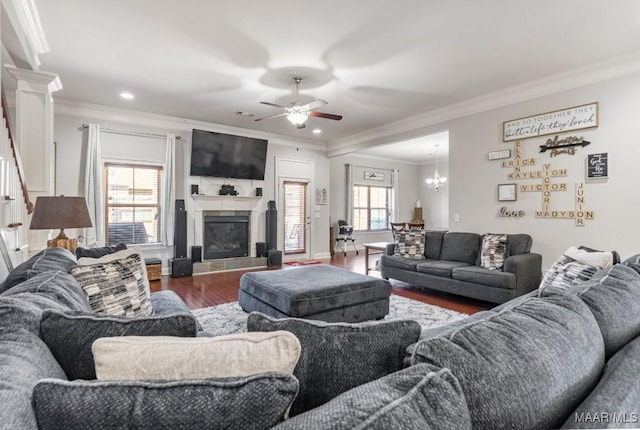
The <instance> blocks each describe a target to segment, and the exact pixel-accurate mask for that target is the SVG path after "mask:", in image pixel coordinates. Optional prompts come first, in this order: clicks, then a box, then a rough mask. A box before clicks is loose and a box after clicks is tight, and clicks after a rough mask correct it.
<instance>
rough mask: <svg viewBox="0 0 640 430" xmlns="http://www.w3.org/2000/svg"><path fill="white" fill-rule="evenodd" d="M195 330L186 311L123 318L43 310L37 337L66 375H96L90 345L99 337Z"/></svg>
mask: <svg viewBox="0 0 640 430" xmlns="http://www.w3.org/2000/svg"><path fill="white" fill-rule="evenodd" d="M197 332H198V325H197V322H196V319H195V317H194V316H193V315H190V314H182V315H170V316H165V317H145V318H127V317H121V316H108V315H97V314H93V313H91V314H88V313H82V312H71V313H63V312H56V311H45V312H44V313H43V314H42V321H41V322H40V337H41V338H42V340H43V341H44V342H45V343H46V344H47V346H48V347H49V349H50V350H51V352H52V353H53V355H54V356H55V357H56V360H58V363H60V366H62V368H63V369H64V371H65V373H66V374H67V377H68V378H69V379H96V373H95V364H94V361H93V354H92V353H91V345H92V344H93V342H94V341H95V340H96V339H99V338H101V337H114V336H180V337H195V336H196V334H197Z"/></svg>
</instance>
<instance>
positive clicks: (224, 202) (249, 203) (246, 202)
mask: <svg viewBox="0 0 640 430" xmlns="http://www.w3.org/2000/svg"><path fill="white" fill-rule="evenodd" d="M191 198H192V199H193V202H194V216H193V220H194V224H195V225H194V232H195V234H194V245H198V246H202V245H203V244H202V239H203V228H204V213H205V212H207V211H248V212H251V216H250V221H249V226H250V228H249V250H250V252H249V254H250V256H251V257H255V249H254V247H253V246H252V244H253V243H254V242H255V241H256V239H257V238H259V236H260V235H259V234H258V214H257V213H256V212H257V211H258V210H259V209H260V202H261V200H262V197H258V196H205V195H201V194H193V195H192V196H191Z"/></svg>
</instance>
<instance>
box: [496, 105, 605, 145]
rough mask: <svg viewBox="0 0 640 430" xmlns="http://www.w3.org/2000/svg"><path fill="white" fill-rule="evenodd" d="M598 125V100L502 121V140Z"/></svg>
mask: <svg viewBox="0 0 640 430" xmlns="http://www.w3.org/2000/svg"><path fill="white" fill-rule="evenodd" d="M597 126H598V102H594V103H589V104H585V105H580V106H574V107H571V108H568V109H562V110H556V111H552V112H547V113H542V114H539V115H534V116H529V117H524V118H518V119H512V120H511V121H505V122H503V123H502V140H503V141H504V142H509V141H511V140H518V139H528V138H530V137H537V136H546V135H549V134H556V133H566V132H569V131H573V130H582V129H585V128H593V127H597Z"/></svg>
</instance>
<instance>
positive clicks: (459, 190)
mask: <svg viewBox="0 0 640 430" xmlns="http://www.w3.org/2000/svg"><path fill="white" fill-rule="evenodd" d="M637 94H640V74H633V75H627V76H624V77H620V78H616V79H612V80H608V81H604V82H600V83H597V84H592V85H588V86H583V87H580V88H577V89H573V90H568V91H563V92H559V93H556V94H552V95H547V96H544V97H538V98H535V99H531V100H527V101H524V102H520V103H516V104H512V105H509V106H505V107H502V108H498V109H492V110H488V111H485V112H481V113H477V114H473V115H469V116H466V117H463V118H458V119H455V120H450V121H444V122H440V123H433V124H431V125H428V126H424V127H416V128H414V129H412V130H405V131H403V132H402V134H401V135H400V134H399V135H397V136H387V137H385V138H384V139H381V142H390V141H394V140H400V137H402V138H407V136H420V135H426V134H430V133H434V132H437V131H440V130H442V129H448V130H449V184H448V185H447V187H448V192H449V201H450V204H449V212H450V213H449V230H451V231H471V232H477V233H486V232H493V233H499V232H504V233H528V234H530V235H531V236H532V237H533V251H534V252H538V253H540V254H542V256H543V269H546V268H548V267H549V266H550V265H551V264H552V263H553V261H555V260H556V259H557V258H558V256H560V255H561V254H562V253H563V252H564V251H565V250H566V249H567V248H569V247H570V246H572V245H586V246H590V247H593V248H599V249H605V250H612V249H614V250H617V251H618V252H620V253H621V255H622V257H623V258H627V257H630V256H631V255H634V254H637V253H640V243H639V241H638V238H640V224H639V223H638V222H637V214H638V213H640V199H638V198H637V195H638V187H639V186H640V179H639V176H638V167H637V166H638V159H639V156H640V142H639V140H640V120H639V119H640V103H638V101H637ZM591 102H599V104H600V112H599V113H600V115H599V121H600V122H599V127H598V128H596V129H590V130H579V131H575V132H571V133H566V134H563V135H561V137H562V136H569V135H575V136H583V137H584V138H585V140H587V141H590V142H591V145H589V146H587V147H585V148H581V149H579V150H578V151H577V153H576V155H573V156H570V155H561V156H558V157H554V158H550V156H549V152H547V153H545V154H540V153H539V147H538V145H542V144H544V143H545V141H546V139H547V137H543V138H534V139H528V140H526V141H524V143H523V155H524V156H526V157H535V158H536V159H537V160H538V165H537V166H536V167H535V168H531V169H530V168H525V169H523V170H538V169H539V168H540V167H541V164H542V163H551V164H552V167H553V168H564V169H567V170H568V176H567V177H566V178H555V179H554V181H553V182H558V183H566V184H567V187H568V189H569V190H568V191H565V192H557V193H554V194H553V203H552V208H553V209H556V210H562V209H573V208H574V205H575V191H574V187H575V183H576V182H580V181H584V180H585V176H586V175H585V160H586V157H587V154H590V153H599V152H607V153H608V154H609V179H608V180H606V181H601V182H593V183H587V185H586V205H585V206H586V208H587V209H588V210H593V211H594V212H595V219H593V220H588V221H586V225H585V226H583V227H579V226H576V224H575V221H574V220H570V219H544V218H536V217H535V216H534V213H535V211H536V210H541V209H542V196H541V193H538V192H536V193H522V192H520V191H518V200H517V201H516V202H511V203H504V202H498V201H497V196H496V188H497V185H498V184H502V183H512V182H515V183H517V184H518V186H520V185H522V184H534V183H541V181H540V180H538V181H534V180H518V181H511V180H508V178H507V174H508V172H509V169H505V168H502V167H501V162H500V161H488V159H487V153H488V152H490V151H496V150H502V149H512V150H513V143H503V142H502V123H503V122H504V121H509V120H512V119H516V118H522V117H527V116H532V115H537V114H542V113H545V112H551V111H554V110H561V109H566V108H570V107H573V106H578V105H582V104H586V103H591ZM551 137H553V136H551ZM332 165H333V162H332ZM502 206H506V207H507V208H508V209H516V210H523V211H525V213H526V214H525V216H524V217H522V218H503V217H499V216H497V213H498V211H499V209H500V208H501V207H502ZM456 215H458V216H459V217H460V221H459V222H454V219H455V216H456Z"/></svg>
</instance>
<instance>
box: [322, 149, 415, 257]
mask: <svg viewBox="0 0 640 430" xmlns="http://www.w3.org/2000/svg"><path fill="white" fill-rule="evenodd" d="M345 164H353V165H355V166H367V167H371V168H379V169H394V168H395V169H399V170H400V173H399V180H400V186H399V201H400V208H399V220H406V221H407V222H408V221H411V219H412V218H413V208H414V207H415V203H416V201H417V200H419V199H420V194H419V187H418V166H417V165H413V164H402V163H397V162H391V161H386V160H380V159H375V158H368V157H366V158H365V157H360V156H358V155H357V154H352V155H343V156H338V157H333V158H331V159H330V172H331V173H330V175H331V178H330V181H331V200H330V202H331V222H332V223H333V224H334V226H335V225H336V223H337V221H338V220H339V219H346V211H347V194H346V184H347V182H346V169H345ZM353 237H354V239H355V240H356V244H357V245H358V246H360V247H362V244H364V243H370V242H391V241H393V238H392V236H391V231H390V230H386V231H380V232H362V233H355V234H354V236H353Z"/></svg>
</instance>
